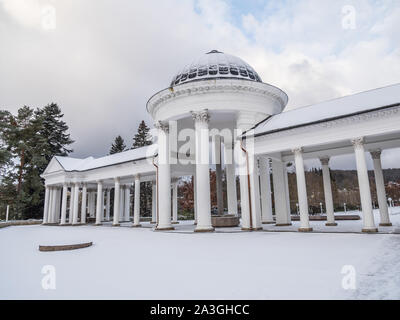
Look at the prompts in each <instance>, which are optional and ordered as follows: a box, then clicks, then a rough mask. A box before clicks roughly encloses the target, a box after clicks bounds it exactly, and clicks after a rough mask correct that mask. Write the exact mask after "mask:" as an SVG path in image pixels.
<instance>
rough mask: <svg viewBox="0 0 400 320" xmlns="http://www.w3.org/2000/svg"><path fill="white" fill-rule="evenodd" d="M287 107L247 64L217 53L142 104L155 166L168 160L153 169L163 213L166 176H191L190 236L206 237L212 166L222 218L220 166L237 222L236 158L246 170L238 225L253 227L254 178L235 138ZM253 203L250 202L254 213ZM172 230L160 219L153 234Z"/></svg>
mask: <svg viewBox="0 0 400 320" xmlns="http://www.w3.org/2000/svg"><path fill="white" fill-rule="evenodd" d="M287 101H288V97H287V95H286V94H285V93H284V92H283V91H282V90H280V89H279V88H277V87H274V86H272V85H269V84H266V83H263V82H262V80H261V77H260V76H259V75H258V73H257V72H256V71H255V70H254V69H253V68H252V67H251V66H250V65H249V64H248V63H246V62H245V61H243V60H242V59H240V58H238V57H235V56H232V55H230V54H226V53H223V52H220V51H218V50H212V51H210V52H207V53H205V54H203V55H201V56H200V57H198V58H197V59H194V60H193V61H192V62H191V63H189V64H188V65H186V66H185V67H184V68H182V69H181V70H180V71H179V72H177V73H176V74H175V75H174V76H173V78H172V81H171V83H170V85H169V87H168V88H166V89H164V90H161V91H160V92H158V93H156V94H155V95H154V96H152V97H151V98H150V99H149V101H148V103H147V110H148V112H149V113H150V114H151V116H152V118H153V119H154V121H155V123H156V127H157V128H158V146H159V150H158V156H159V161H161V159H166V160H168V161H169V162H168V163H167V164H165V163H163V164H160V165H159V169H158V170H159V171H158V172H159V173H158V174H159V179H158V186H159V196H160V197H164V196H165V197H166V198H165V199H162V198H160V199H159V203H160V205H161V206H162V207H163V208H166V207H168V205H167V203H169V200H168V199H167V197H168V194H169V193H168V190H169V182H168V180H169V179H170V177H169V174H172V175H173V176H177V177H181V176H184V175H193V177H194V179H195V188H196V196H197V199H196V202H197V205H196V207H195V209H196V222H197V227H196V231H201V232H204V231H212V230H213V226H212V222H211V212H212V208H211V204H210V174H209V169H210V166H214V165H215V168H216V180H217V202H218V205H217V209H216V210H217V211H218V215H224V205H223V203H224V201H223V194H222V170H223V168H225V174H226V183H227V203H228V208H227V213H228V214H230V215H234V216H237V213H238V210H237V194H236V178H235V176H236V171H237V166H238V164H236V165H235V159H237V160H238V161H240V159H241V158H243V161H242V162H243V163H246V166H245V167H246V168H247V169H245V168H242V173H243V174H240V177H241V178H240V179H241V180H240V181H241V182H240V183H241V208H242V227H243V228H244V229H247V228H248V229H251V228H253V226H255V225H259V221H258V220H260V217H259V214H258V213H257V214H255V213H256V212H257V210H258V209H257V208H259V204H257V200H256V199H257V198H256V197H253V196H252V195H251V194H252V193H253V192H258V187H255V188H256V189H255V190H253V189H252V188H251V185H252V184H254V185H255V182H256V180H257V178H256V177H255V176H254V174H253V173H252V171H253V168H252V167H254V161H252V160H251V159H250V160H245V159H248V158H249V157H248V154H247V152H248V150H246V149H245V148H244V146H243V145H239V144H238V143H237V137H238V136H239V135H241V134H242V133H243V132H245V131H247V130H249V129H251V128H253V127H254V126H256V125H257V124H258V123H259V122H261V121H263V120H264V119H266V118H268V117H270V116H271V115H274V114H277V113H280V112H282V110H283V109H284V108H285V106H286V104H287ZM191 133H192V134H191ZM249 147H250V146H249V145H248V148H249ZM234 150H236V151H235V153H236V154H235V153H234ZM210 151H211V157H210ZM234 154H235V156H234ZM210 158H211V162H210V161H209V159H210ZM248 167H250V169H249V170H248ZM164 175H165V177H164ZM163 179H165V182H164V180H163ZM164 184H165V186H164ZM242 190H243V191H242ZM258 199H259V198H258ZM251 202H254V203H253V209H252V210H251ZM163 203H165V206H163ZM255 207H256V209H254V208H255ZM245 208H248V209H245ZM258 211H259V210H258ZM166 216H168V217H169V215H168V214H167V215H166ZM252 220H253V221H252ZM170 227H171V224H170V221H169V220H168V219H167V220H166V221H162V219H161V218H160V224H159V228H170Z"/></svg>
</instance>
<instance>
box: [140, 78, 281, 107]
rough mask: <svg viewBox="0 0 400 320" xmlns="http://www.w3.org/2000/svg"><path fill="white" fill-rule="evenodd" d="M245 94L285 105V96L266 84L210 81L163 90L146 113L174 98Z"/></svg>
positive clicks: (150, 104) (277, 89)
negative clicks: (207, 94)
mask: <svg viewBox="0 0 400 320" xmlns="http://www.w3.org/2000/svg"><path fill="white" fill-rule="evenodd" d="M226 92H232V93H247V94H254V95H260V96H266V97H269V98H273V99H276V100H278V101H279V103H280V104H281V105H282V108H284V107H285V106H286V104H287V101H288V97H287V95H286V94H285V93H284V92H283V91H282V90H280V89H279V88H276V87H274V86H271V85H268V84H266V83H258V82H252V81H251V82H250V81H245V80H242V81H240V80H230V81H228V80H212V81H211V80H210V81H198V82H193V83H188V84H187V85H181V86H177V87H174V88H172V89H171V88H170V89H165V90H162V91H160V92H159V93H156V94H155V95H154V96H153V97H151V98H150V99H149V101H148V103H147V111H148V112H150V113H152V112H153V111H154V110H155V109H156V108H157V107H158V106H160V105H161V104H164V103H166V102H168V101H170V100H172V99H174V98H178V97H188V96H193V95H199V94H204V93H226Z"/></svg>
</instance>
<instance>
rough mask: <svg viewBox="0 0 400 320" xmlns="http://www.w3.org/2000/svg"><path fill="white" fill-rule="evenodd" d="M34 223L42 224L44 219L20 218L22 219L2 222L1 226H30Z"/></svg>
mask: <svg viewBox="0 0 400 320" xmlns="http://www.w3.org/2000/svg"><path fill="white" fill-rule="evenodd" d="M34 224H42V220H20V221H8V222H0V228H5V227H10V226H30V225H34Z"/></svg>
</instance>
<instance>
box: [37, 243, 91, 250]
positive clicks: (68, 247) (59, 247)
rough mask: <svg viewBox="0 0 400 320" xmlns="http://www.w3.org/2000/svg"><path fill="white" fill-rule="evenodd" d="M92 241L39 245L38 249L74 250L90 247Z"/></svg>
mask: <svg viewBox="0 0 400 320" xmlns="http://www.w3.org/2000/svg"><path fill="white" fill-rule="evenodd" d="M92 244H93V242H85V243H78V244H67V245H57V246H39V251H65V250H76V249H82V248H87V247H90V246H91V245H92Z"/></svg>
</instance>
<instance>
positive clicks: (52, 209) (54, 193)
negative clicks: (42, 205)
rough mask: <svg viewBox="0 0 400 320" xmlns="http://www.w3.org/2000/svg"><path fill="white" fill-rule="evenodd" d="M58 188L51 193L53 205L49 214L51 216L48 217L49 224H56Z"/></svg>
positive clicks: (54, 188)
mask: <svg viewBox="0 0 400 320" xmlns="http://www.w3.org/2000/svg"><path fill="white" fill-rule="evenodd" d="M56 191H57V189H56V187H52V188H51V189H50V193H51V197H50V199H51V202H50V203H51V205H50V212H49V216H48V221H49V223H54V217H55V211H56V203H57V199H56V196H57V195H56Z"/></svg>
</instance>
